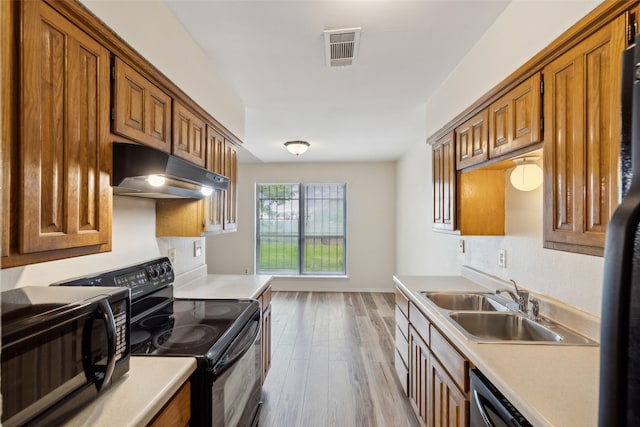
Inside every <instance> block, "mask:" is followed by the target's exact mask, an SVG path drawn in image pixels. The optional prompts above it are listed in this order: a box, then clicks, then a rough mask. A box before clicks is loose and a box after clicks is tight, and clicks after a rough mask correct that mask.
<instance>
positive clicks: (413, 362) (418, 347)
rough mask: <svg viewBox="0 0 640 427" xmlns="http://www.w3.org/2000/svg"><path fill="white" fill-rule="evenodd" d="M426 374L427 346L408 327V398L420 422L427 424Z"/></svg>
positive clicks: (414, 331)
mask: <svg viewBox="0 0 640 427" xmlns="http://www.w3.org/2000/svg"><path fill="white" fill-rule="evenodd" d="M428 374H429V348H428V347H427V344H426V343H425V342H424V341H423V340H422V338H421V337H420V335H419V334H418V333H417V332H416V330H415V329H414V328H413V326H410V327H409V400H410V402H411V406H412V407H413V410H414V411H415V413H416V415H417V416H418V419H419V420H420V421H421V424H422V425H423V426H424V425H428V424H427V419H428V412H427V403H428V396H427V393H428Z"/></svg>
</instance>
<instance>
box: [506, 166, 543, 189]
mask: <svg viewBox="0 0 640 427" xmlns="http://www.w3.org/2000/svg"><path fill="white" fill-rule="evenodd" d="M516 164H517V166H516V167H515V168H514V169H513V170H512V171H511V175H510V176H509V181H511V185H513V187H514V188H515V189H516V190H520V191H532V190H535V189H536V188H538V187H540V185H541V184H542V177H543V175H542V168H540V166H538V165H537V164H536V162H535V160H527V159H516Z"/></svg>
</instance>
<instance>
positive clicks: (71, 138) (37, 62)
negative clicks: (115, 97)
mask: <svg viewBox="0 0 640 427" xmlns="http://www.w3.org/2000/svg"><path fill="white" fill-rule="evenodd" d="M19 7H21V8H22V10H21V17H22V18H21V19H22V27H23V28H22V31H21V34H22V37H23V38H22V43H21V61H22V62H21V64H20V70H21V72H20V85H21V97H20V115H21V117H20V126H21V138H20V147H19V151H20V153H21V159H20V162H21V166H20V167H19V169H20V172H19V185H18V186H17V188H19V190H20V197H19V200H20V202H19V203H20V204H19V225H18V229H19V238H18V240H19V242H18V247H19V252H20V253H21V254H25V253H34V252H41V251H59V250H65V249H72V248H83V247H84V248H87V247H88V248H89V249H88V250H87V251H85V252H84V253H87V252H89V253H91V252H99V251H101V250H104V247H101V245H105V244H110V241H111V206H112V194H111V187H110V183H109V180H110V170H111V167H110V165H111V154H110V144H109V102H110V93H109V83H110V55H109V52H108V51H107V49H105V48H104V47H103V46H101V45H100V44H98V43H97V42H96V41H95V40H94V39H93V38H91V37H89V36H88V35H87V34H85V33H84V32H82V31H81V30H80V29H79V28H78V27H76V26H75V25H73V24H72V23H71V22H70V21H68V20H67V19H66V18H64V17H63V16H62V15H61V14H59V13H58V12H57V11H55V10H54V9H52V8H51V7H50V6H49V5H47V4H46V3H44V2H35V1H27V2H20V6H19ZM3 84H4V82H3ZM12 166H13V167H18V166H17V165H12ZM15 196H16V197H15V198H13V197H12V199H13V200H17V199H18V197H17V195H15ZM12 212H14V211H13V210H12ZM12 228H13V227H12ZM12 234H13V233H12ZM81 253H82V252H76V254H81ZM66 256H70V255H68V253H67V254H66ZM60 257H64V256H60V255H56V254H49V258H48V259H56V258H60ZM28 262H33V261H32V260H31V261H28ZM24 263H26V262H17V263H14V262H7V264H9V265H16V264H24ZM3 266H7V265H5V262H4V261H3Z"/></svg>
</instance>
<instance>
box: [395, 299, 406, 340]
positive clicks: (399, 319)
mask: <svg viewBox="0 0 640 427" xmlns="http://www.w3.org/2000/svg"><path fill="white" fill-rule="evenodd" d="M396 326H397V327H398V328H400V330H401V331H402V334H403V335H404V337H405V338H409V319H407V317H406V316H405V315H404V314H403V313H402V310H400V307H398V306H397V305H396Z"/></svg>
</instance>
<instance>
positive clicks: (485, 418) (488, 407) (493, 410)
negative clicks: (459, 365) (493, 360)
mask: <svg viewBox="0 0 640 427" xmlns="http://www.w3.org/2000/svg"><path fill="white" fill-rule="evenodd" d="M469 377H470V378H471V405H470V406H471V409H470V411H469V412H470V414H469V418H470V423H469V425H470V426H471V427H532V425H531V423H530V422H529V421H527V420H526V418H525V417H523V416H522V414H521V413H520V412H518V410H517V409H516V408H515V407H514V406H513V405H512V404H511V402H509V401H508V400H507V398H506V397H504V395H503V394H502V393H500V390H498V389H497V388H496V387H495V386H494V385H493V384H491V382H489V380H488V379H487V378H486V377H485V376H484V375H482V373H481V372H480V371H478V370H477V369H470V370H469Z"/></svg>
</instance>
